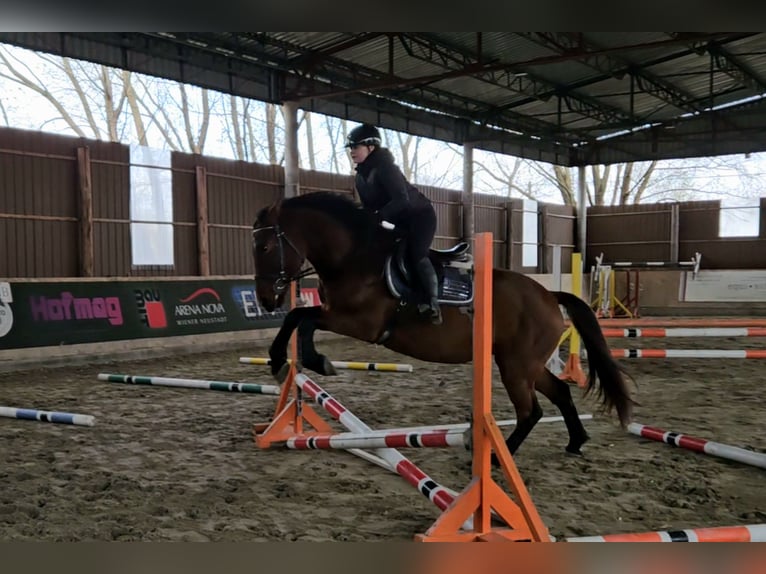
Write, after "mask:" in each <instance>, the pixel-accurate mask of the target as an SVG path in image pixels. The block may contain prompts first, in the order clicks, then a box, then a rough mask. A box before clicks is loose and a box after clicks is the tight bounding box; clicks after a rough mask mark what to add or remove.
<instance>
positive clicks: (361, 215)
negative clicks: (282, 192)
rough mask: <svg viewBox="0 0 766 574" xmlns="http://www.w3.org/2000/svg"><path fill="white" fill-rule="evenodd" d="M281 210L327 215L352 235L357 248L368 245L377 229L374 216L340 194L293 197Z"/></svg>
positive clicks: (286, 201)
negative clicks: (305, 210)
mask: <svg viewBox="0 0 766 574" xmlns="http://www.w3.org/2000/svg"><path fill="white" fill-rule="evenodd" d="M281 209H282V210H283V211H286V210H291V209H314V210H316V211H321V212H322V213H326V214H327V215H329V216H331V217H332V218H333V219H334V220H335V221H337V222H338V223H340V224H341V225H342V226H343V227H345V228H346V229H347V230H348V231H349V232H350V233H351V234H352V236H353V238H354V243H355V244H356V245H357V246H361V245H365V244H367V243H368V242H369V241H370V240H371V238H372V237H371V236H372V232H373V230H374V229H376V226H375V222H374V221H373V216H372V214H371V213H370V212H369V211H367V210H365V209H363V208H362V207H361V206H360V205H359V204H358V203H356V202H354V200H353V199H352V198H351V197H349V196H348V195H342V194H340V193H334V192H329V191H319V192H316V193H308V194H306V195H300V196H298V197H291V198H289V199H285V200H283V201H282V208H281Z"/></svg>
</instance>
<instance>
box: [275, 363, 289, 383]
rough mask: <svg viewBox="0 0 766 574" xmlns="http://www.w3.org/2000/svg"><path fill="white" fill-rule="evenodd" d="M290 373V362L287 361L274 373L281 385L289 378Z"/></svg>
mask: <svg viewBox="0 0 766 574" xmlns="http://www.w3.org/2000/svg"><path fill="white" fill-rule="evenodd" d="M289 373H290V363H285V364H284V365H282V366H281V367H280V368H279V370H278V371H277V373H276V374H275V375H274V378H275V379H276V380H277V382H278V383H279V384H280V385H281V384H283V383H284V382H285V381H286V380H287V375H288V374H289Z"/></svg>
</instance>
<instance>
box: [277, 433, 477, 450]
mask: <svg viewBox="0 0 766 574" xmlns="http://www.w3.org/2000/svg"><path fill="white" fill-rule="evenodd" d="M465 433H466V431H461V430H433V431H417V432H403V431H396V430H393V431H370V432H366V433H353V432H349V433H337V434H336V433H326V434H315V435H311V436H301V437H292V438H289V439H287V440H286V441H284V443H282V444H277V445H275V446H284V447H286V448H289V449H293V450H309V449H342V450H348V449H351V448H410V447H421V448H431V447H455V446H467V445H468V442H467V440H466V439H467V437H466V436H465Z"/></svg>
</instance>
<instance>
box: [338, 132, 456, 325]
mask: <svg viewBox="0 0 766 574" xmlns="http://www.w3.org/2000/svg"><path fill="white" fill-rule="evenodd" d="M346 147H347V148H349V149H350V150H351V159H352V161H353V162H354V163H355V164H356V181H355V184H356V190H357V192H358V193H359V199H360V200H361V201H362V205H363V206H364V207H365V208H366V209H368V210H370V211H373V212H375V214H376V215H377V217H378V222H379V223H381V224H383V222H388V223H392V224H394V225H395V226H396V228H397V229H399V230H401V231H403V232H404V233H405V235H406V237H407V246H408V256H409V260H410V263H411V266H410V268H411V269H414V270H415V271H416V272H417V276H418V279H419V280H420V283H421V285H422V286H423V287H424V289H425V292H426V295H427V297H428V301H429V302H428V303H421V304H419V305H418V312H419V313H420V314H421V315H426V316H428V317H429V318H430V319H431V322H432V323H433V324H434V325H439V324H440V323H441V322H442V316H441V309H440V308H439V299H438V295H439V280H438V279H437V277H436V271H435V270H434V267H433V265H432V264H431V260H430V259H429V258H428V251H429V249H430V247H431V242H432V241H433V239H434V234H435V233H436V211H435V210H434V208H433V205H431V201H430V200H429V199H428V198H427V197H426V196H425V195H423V194H422V193H421V192H420V191H418V190H417V188H415V187H414V186H413V185H412V184H410V183H409V182H408V181H407V180H406V179H405V177H404V174H403V173H402V172H401V170H400V169H399V167H398V166H397V165H396V163H394V156H393V155H392V154H391V152H390V151H389V150H388V149H387V148H385V147H382V146H381V138H380V132H379V131H378V128H376V127H375V126H373V125H370V124H362V125H360V126H357V127H355V128H354V129H353V130H351V132H349V134H348V139H347V140H346Z"/></svg>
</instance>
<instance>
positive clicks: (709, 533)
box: [565, 524, 766, 542]
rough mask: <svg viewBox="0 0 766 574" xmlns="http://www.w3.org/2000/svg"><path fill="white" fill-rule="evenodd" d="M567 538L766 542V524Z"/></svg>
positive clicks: (581, 540)
mask: <svg viewBox="0 0 766 574" xmlns="http://www.w3.org/2000/svg"><path fill="white" fill-rule="evenodd" d="M565 540H566V541H567V542H766V524H748V525H745V526H716V527H712V528H689V529H686V530H658V531H655V532H639V533H635V534H607V535H605V536H578V537H574V538H566V539H565Z"/></svg>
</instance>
